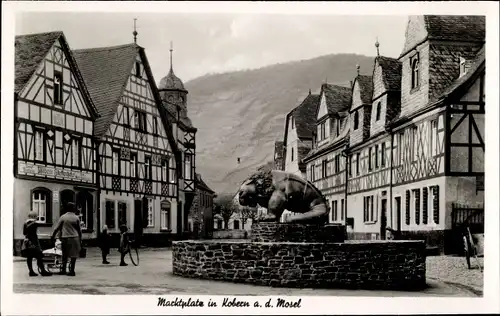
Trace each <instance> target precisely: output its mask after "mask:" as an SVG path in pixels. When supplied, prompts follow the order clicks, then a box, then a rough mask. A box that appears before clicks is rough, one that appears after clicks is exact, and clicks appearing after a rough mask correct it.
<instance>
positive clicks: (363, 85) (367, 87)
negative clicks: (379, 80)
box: [356, 75, 373, 104]
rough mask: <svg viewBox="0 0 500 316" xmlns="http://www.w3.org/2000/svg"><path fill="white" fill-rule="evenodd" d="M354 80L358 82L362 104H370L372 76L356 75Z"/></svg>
mask: <svg viewBox="0 0 500 316" xmlns="http://www.w3.org/2000/svg"><path fill="white" fill-rule="evenodd" d="M356 81H357V82H358V85H359V89H360V93H361V102H363V104H371V103H372V95H373V81H372V76H365V75H358V76H357V77H356Z"/></svg>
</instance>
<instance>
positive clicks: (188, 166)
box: [184, 154, 192, 180]
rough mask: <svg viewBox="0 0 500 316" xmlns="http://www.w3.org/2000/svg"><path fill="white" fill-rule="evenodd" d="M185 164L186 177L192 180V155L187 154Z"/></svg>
mask: <svg viewBox="0 0 500 316" xmlns="http://www.w3.org/2000/svg"><path fill="white" fill-rule="evenodd" d="M184 163H185V168H186V170H185V171H184V173H185V175H186V179H187V180H191V168H192V163H191V155H189V154H186V156H185V162H184Z"/></svg>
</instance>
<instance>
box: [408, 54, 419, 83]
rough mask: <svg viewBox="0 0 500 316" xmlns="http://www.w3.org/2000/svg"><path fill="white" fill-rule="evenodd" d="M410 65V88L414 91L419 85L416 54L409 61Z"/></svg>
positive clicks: (417, 57)
mask: <svg viewBox="0 0 500 316" xmlns="http://www.w3.org/2000/svg"><path fill="white" fill-rule="evenodd" d="M410 65H411V88H412V89H416V88H418V87H419V85H420V77H419V75H420V73H419V67H420V61H419V56H418V54H416V55H415V56H413V57H412V58H411V59H410Z"/></svg>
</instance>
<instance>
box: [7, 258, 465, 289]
mask: <svg viewBox="0 0 500 316" xmlns="http://www.w3.org/2000/svg"><path fill="white" fill-rule="evenodd" d="M127 259H128V258H127ZM128 260H129V259H128ZM109 261H111V264H110V265H102V264H101V258H100V253H99V250H98V249H96V248H91V249H88V256H87V258H85V259H81V260H79V261H78V262H77V267H76V274H77V275H76V277H67V276H59V275H54V276H52V277H45V278H42V277H29V276H28V272H27V268H26V263H25V261H24V260H23V258H19V257H16V258H15V259H14V291H15V292H17V293H38V294H39V293H48V294H49V293H50V294H156V295H159V294H162V295H168V294H200V295H203V294H213V295H297V296H301V295H315V296H332V295H334V296H475V294H474V293H473V292H471V291H469V290H467V289H466V288H464V287H462V286H459V285H451V284H445V283H442V282H437V281H435V280H432V279H429V281H428V285H429V287H428V288H427V289H426V290H425V291H422V292H395V291H390V292H389V291H363V290H357V291H354V290H338V289H331V290H330V289H286V288H271V287H262V286H254V285H248V284H233V283H227V282H218V281H209V280H197V279H186V278H181V277H177V276H174V275H173V274H172V253H171V251H170V250H169V249H165V248H163V249H142V250H141V262H140V265H139V266H138V267H135V266H133V265H131V264H130V265H129V266H127V267H120V266H118V263H119V256H118V253H117V251H116V250H112V254H111V256H110V257H109Z"/></svg>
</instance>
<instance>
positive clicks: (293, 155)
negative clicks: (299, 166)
mask: <svg viewBox="0 0 500 316" xmlns="http://www.w3.org/2000/svg"><path fill="white" fill-rule="evenodd" d="M293 149H294V148H292V160H291V161H293V158H294V157H293V156H294V155H293Z"/></svg>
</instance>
